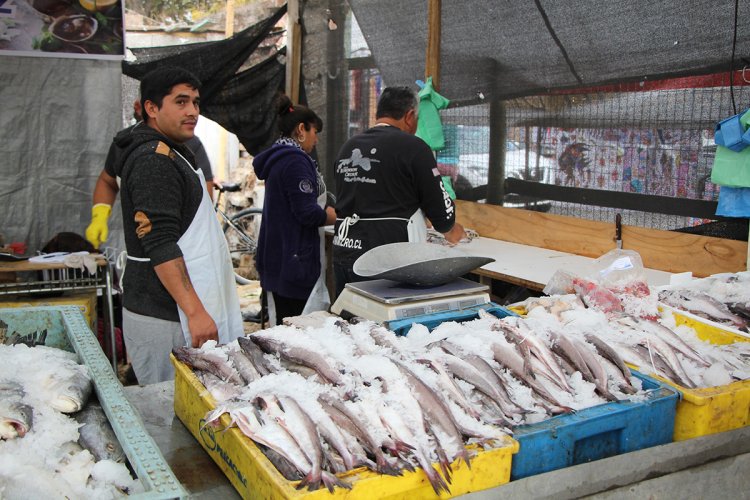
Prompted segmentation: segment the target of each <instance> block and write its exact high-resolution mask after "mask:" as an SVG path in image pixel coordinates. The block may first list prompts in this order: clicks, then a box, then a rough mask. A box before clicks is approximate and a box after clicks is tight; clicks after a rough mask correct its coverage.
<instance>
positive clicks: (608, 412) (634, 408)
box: [510, 371, 680, 481]
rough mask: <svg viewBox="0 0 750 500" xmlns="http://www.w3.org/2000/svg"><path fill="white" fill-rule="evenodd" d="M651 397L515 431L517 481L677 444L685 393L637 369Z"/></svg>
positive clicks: (513, 470)
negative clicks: (677, 418) (679, 404)
mask: <svg viewBox="0 0 750 500" xmlns="http://www.w3.org/2000/svg"><path fill="white" fill-rule="evenodd" d="M632 373H633V376H635V377H638V378H639V379H640V380H641V381H642V383H643V389H644V390H646V391H648V395H647V396H648V399H647V400H646V401H640V402H631V401H620V402H616V403H606V404H602V405H599V406H594V407H591V408H586V409H584V410H581V411H578V412H576V413H575V414H572V415H560V416H557V417H553V418H550V419H548V420H545V421H543V422H539V423H536V424H529V425H522V426H519V427H516V428H515V429H514V433H513V438H514V439H515V440H517V441H518V442H519V444H520V450H519V451H518V453H517V454H516V455H514V456H513V463H512V466H511V472H510V479H511V481H513V480H516V479H521V478H524V477H528V476H533V475H536V474H541V473H543V472H549V471H552V470H556V469H562V468H564V467H570V466H573V465H578V464H582V463H587V462H593V461H594V460H599V459H602V458H607V457H611V456H615V455H619V454H622V453H628V452H631V451H636V450H641V449H643V448H649V447H651V446H657V445H660V444H666V443H671V442H672V436H673V434H674V421H675V413H676V411H677V402H678V400H679V397H680V395H679V392H678V391H676V390H675V389H673V388H672V387H670V386H668V385H666V384H662V383H661V382H659V381H657V380H655V379H653V378H651V377H648V376H646V375H643V374H641V373H639V372H636V371H632Z"/></svg>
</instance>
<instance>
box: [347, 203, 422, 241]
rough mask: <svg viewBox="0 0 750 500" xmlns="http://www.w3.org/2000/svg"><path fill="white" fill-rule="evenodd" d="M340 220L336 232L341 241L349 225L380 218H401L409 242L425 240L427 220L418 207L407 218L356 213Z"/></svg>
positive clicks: (379, 219)
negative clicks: (364, 216) (360, 215)
mask: <svg viewBox="0 0 750 500" xmlns="http://www.w3.org/2000/svg"><path fill="white" fill-rule="evenodd" d="M338 220H340V221H341V224H340V225H339V230H338V232H337V233H336V234H337V236H338V238H339V240H341V241H343V240H346V238H347V237H348V235H349V227H350V226H353V225H354V224H356V223H357V222H360V221H381V220H402V221H405V222H406V235H407V237H408V241H409V243H424V242H425V241H427V222H426V220H425V217H424V212H422V209H421V208H418V209H417V211H416V212H414V213H413V214H412V216H411V217H410V218H408V219H404V218H403V217H366V218H360V217H359V216H358V215H357V214H353V215H352V216H350V217H344V218H343V219H338Z"/></svg>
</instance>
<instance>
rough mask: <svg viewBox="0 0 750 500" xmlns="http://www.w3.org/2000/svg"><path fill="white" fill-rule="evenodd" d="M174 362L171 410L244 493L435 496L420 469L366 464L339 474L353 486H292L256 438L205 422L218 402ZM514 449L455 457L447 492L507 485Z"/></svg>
mask: <svg viewBox="0 0 750 500" xmlns="http://www.w3.org/2000/svg"><path fill="white" fill-rule="evenodd" d="M171 359H172V363H173V364H174V366H175V388H174V411H175V415H177V417H178V418H179V419H180V420H181V421H182V423H183V424H185V426H186V427H187V428H188V430H189V431H190V433H191V434H192V435H193V436H194V437H195V439H197V440H198V442H199V443H200V445H201V446H202V447H203V449H204V450H206V452H207V453H208V454H209V455H210V456H211V458H212V459H213V460H214V462H216V464H217V465H218V466H219V468H221V470H222V471H224V474H225V475H226V476H227V478H228V479H229V481H230V482H231V483H232V485H233V486H234V487H235V489H236V490H237V492H238V493H239V494H240V495H241V496H242V497H243V498H256V499H261V498H262V499H270V498H273V499H277V498H304V499H317V498H352V499H376V498H390V499H418V498H435V492H434V491H433V489H432V487H431V486H430V483H429V481H427V477H426V476H425V475H424V472H422V471H421V470H420V469H417V470H416V471H415V472H408V471H404V474H403V476H398V477H396V476H388V475H381V474H379V473H376V472H373V471H371V470H369V469H366V468H360V469H356V470H353V471H349V472H346V473H343V474H339V475H338V477H340V478H341V479H343V480H344V481H346V482H348V483H350V484H351V485H352V489H351V490H347V489H343V488H336V489H335V490H334V492H333V493H329V491H328V490H327V489H326V488H321V489H318V490H315V491H308V490H307V489H302V490H297V489H295V486H296V484H297V483H298V481H289V480H287V479H286V478H284V476H282V475H281V473H279V472H278V470H276V467H274V466H273V464H272V463H271V462H270V461H269V460H268V459H267V458H266V456H265V455H264V454H263V452H262V451H261V450H260V449H259V448H258V447H257V446H256V445H255V443H254V442H253V441H252V440H251V439H250V438H248V437H247V436H245V435H244V434H242V432H241V431H240V430H239V429H237V428H236V427H233V428H231V429H229V430H227V431H224V430H215V429H212V428H211V427H207V426H205V416H206V414H207V413H208V412H209V411H211V410H212V409H214V407H215V405H216V401H215V400H214V398H213V397H212V396H211V395H210V394H209V393H208V391H207V390H206V389H205V387H203V384H201V383H200V381H199V380H198V378H197V377H196V376H195V374H194V373H193V372H192V371H191V370H190V368H188V367H187V366H186V365H184V364H183V363H181V362H179V361H177V360H176V359H175V358H174V356H173V357H172V358H171ZM229 423H230V418H229V416H228V415H226V414H225V415H223V416H222V417H221V428H222V429H223V428H226V427H228V426H229ZM517 451H518V443H517V442H516V441H515V440H513V439H511V438H506V439H505V440H504V443H502V445H501V446H500V447H498V448H495V449H492V450H487V451H480V452H479V453H478V454H477V455H476V456H474V458H473V459H472V460H471V469H469V468H468V467H467V466H466V464H465V463H464V462H459V461H455V462H453V463H452V464H451V467H452V469H453V474H452V479H453V482H452V483H451V484H450V485H449V486H450V490H451V494H450V495H445V494H443V495H441V497H442V498H449V497H450V496H455V495H462V494H465V493H469V492H472V491H479V490H483V489H487V488H492V487H494V486H499V485H502V484H505V483H507V482H508V481H509V479H510V468H511V458H512V455H513V454H514V453H516V452H517Z"/></svg>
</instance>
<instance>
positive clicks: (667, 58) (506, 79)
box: [350, 0, 750, 103]
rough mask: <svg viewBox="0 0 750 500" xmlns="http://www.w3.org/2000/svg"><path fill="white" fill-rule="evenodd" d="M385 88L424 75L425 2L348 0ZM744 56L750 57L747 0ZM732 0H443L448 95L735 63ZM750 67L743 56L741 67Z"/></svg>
mask: <svg viewBox="0 0 750 500" xmlns="http://www.w3.org/2000/svg"><path fill="white" fill-rule="evenodd" d="M350 4H351V7H352V11H353V12H354V14H355V15H356V17H357V21H358V22H359V25H360V27H361V29H362V33H363V34H364V36H365V38H366V40H367V42H368V44H369V46H370V50H371V51H372V55H373V58H374V59H375V62H376V65H377V67H378V69H379V70H380V72H381V74H382V75H383V79H384V81H385V82H386V84H387V85H407V86H411V87H413V86H414V82H415V80H417V79H423V78H424V70H425V50H426V47H427V32H428V30H427V1H426V0H418V1H417V0H380V1H378V2H372V1H366V0H350ZM739 4H740V8H739V16H738V23H737V45H736V59H737V60H739V61H742V60H743V58H748V57H750V22H747V19H745V20H744V21H743V16H750V8H748V7H749V6H750V4H748V3H747V2H739ZM734 5H735V4H734V2H731V1H723V2H716V1H711V2H709V1H707V0H681V1H675V0H660V1H650V2H645V1H635V0H626V1H617V2H602V1H600V0H575V1H572V0H566V1H560V0H533V1H532V0H525V1H520V0H504V1H488V0H464V1H461V2H442V13H441V44H440V47H441V58H440V93H441V94H442V95H444V96H446V97H448V98H450V99H451V100H453V101H454V102H466V103H469V102H477V101H481V100H482V99H492V98H500V99H506V98H512V97H518V96H523V95H533V94H540V93H544V92H547V91H549V90H551V89H560V88H574V87H590V86H595V85H601V84H606V83H611V82H622V81H637V80H643V79H657V78H666V77H672V76H681V75H696V74H702V73H711V72H717V71H727V70H729V69H730V62H731V57H732V38H733V30H734ZM745 64H750V61H748V60H745V62H741V63H739V65H738V68H737V69H741V68H742V67H743V65H745Z"/></svg>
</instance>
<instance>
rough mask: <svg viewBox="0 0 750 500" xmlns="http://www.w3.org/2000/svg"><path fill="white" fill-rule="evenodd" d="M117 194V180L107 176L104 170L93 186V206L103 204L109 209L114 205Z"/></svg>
mask: <svg viewBox="0 0 750 500" xmlns="http://www.w3.org/2000/svg"><path fill="white" fill-rule="evenodd" d="M119 192H120V187H119V186H118V185H117V179H115V178H114V177H112V176H111V175H109V174H108V173H107V171H106V170H102V172H101V173H100V174H99V178H98V179H97V180H96V185H95V186H94V205H98V204H99V203H105V204H107V205H109V206H110V207H111V206H112V205H114V204H115V199H116V198H117V193H119Z"/></svg>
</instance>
